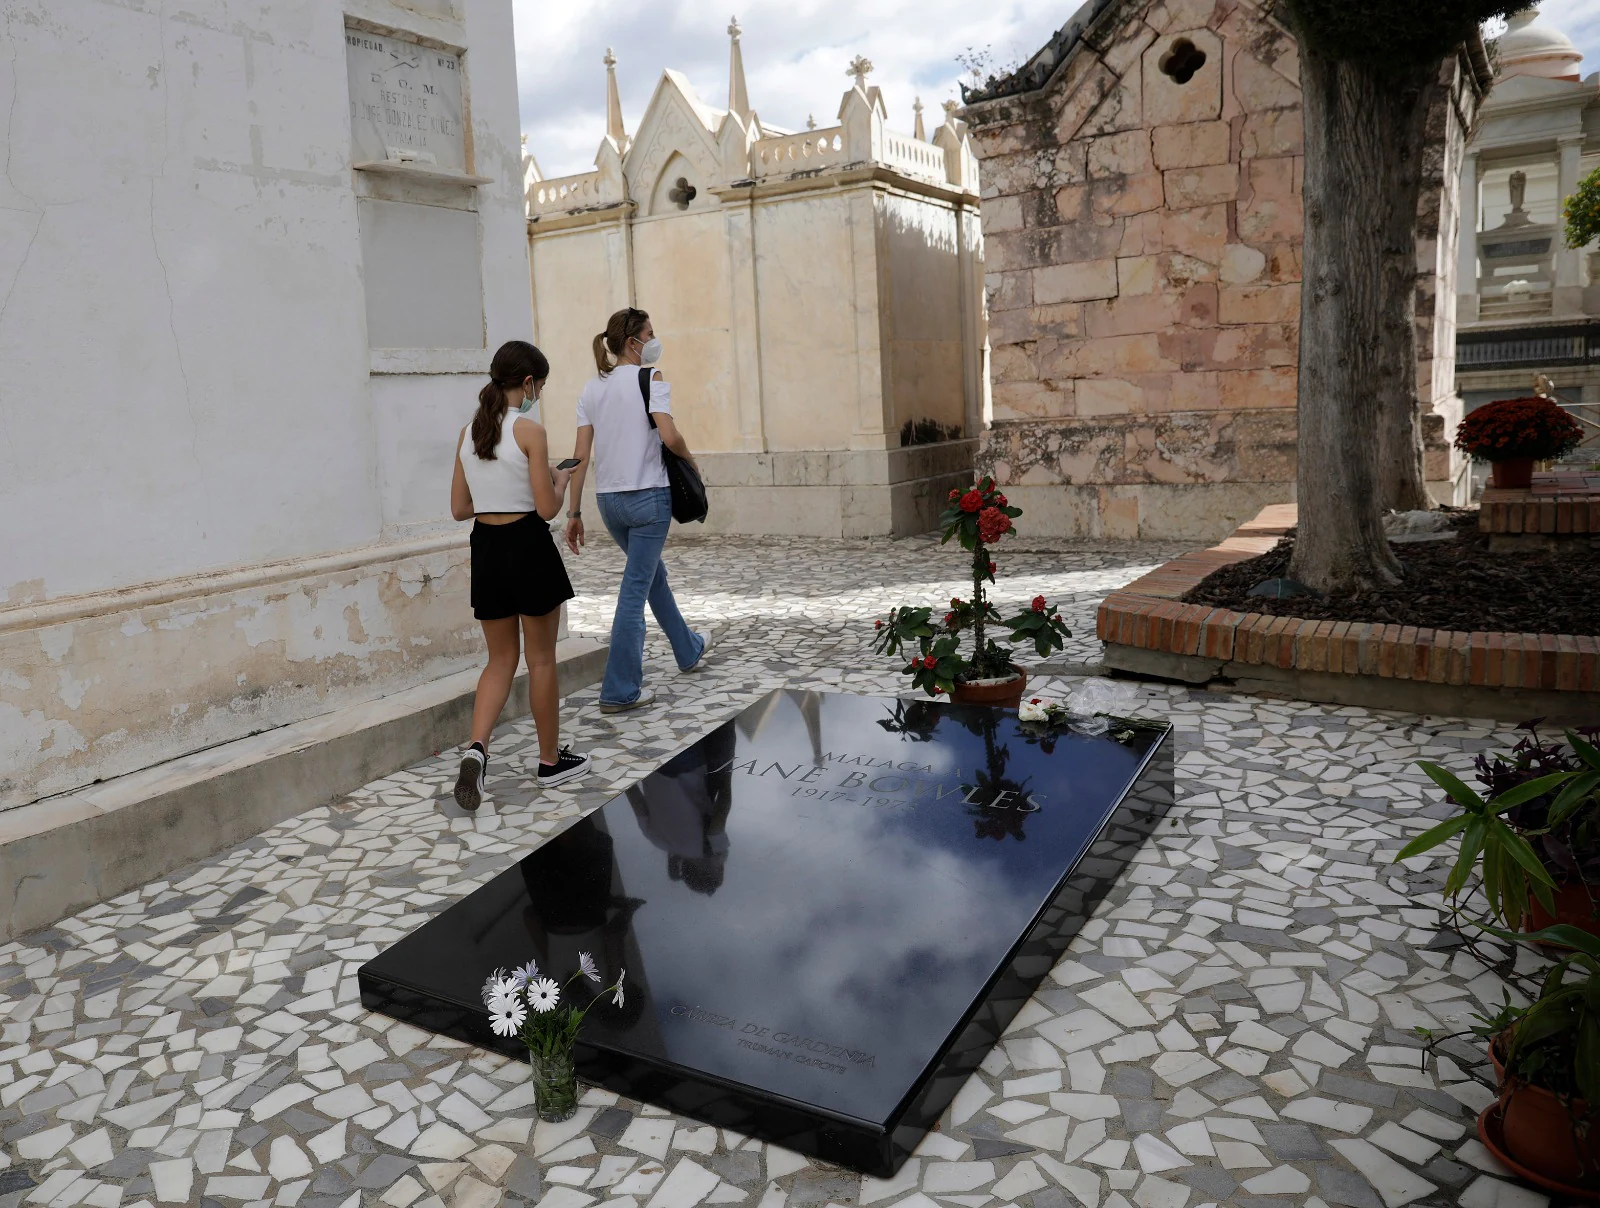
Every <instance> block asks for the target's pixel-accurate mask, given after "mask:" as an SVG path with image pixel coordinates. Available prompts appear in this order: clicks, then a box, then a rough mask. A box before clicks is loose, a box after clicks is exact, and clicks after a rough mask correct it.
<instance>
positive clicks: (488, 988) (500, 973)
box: [480, 969, 506, 1006]
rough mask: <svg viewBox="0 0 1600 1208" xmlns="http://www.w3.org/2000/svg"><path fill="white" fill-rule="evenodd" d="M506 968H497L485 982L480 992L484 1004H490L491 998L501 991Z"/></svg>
mask: <svg viewBox="0 0 1600 1208" xmlns="http://www.w3.org/2000/svg"><path fill="white" fill-rule="evenodd" d="M505 972H506V971H505V970H504V969H496V970H495V971H494V972H493V973H491V974H489V977H488V980H486V981H485V982H484V983H483V989H482V990H481V991H480V993H481V994H482V995H483V1005H484V1006H488V1005H489V1000H490V999H491V998H493V997H494V996H495V995H497V994H498V993H499V992H500V981H501V979H502V978H503V977H505Z"/></svg>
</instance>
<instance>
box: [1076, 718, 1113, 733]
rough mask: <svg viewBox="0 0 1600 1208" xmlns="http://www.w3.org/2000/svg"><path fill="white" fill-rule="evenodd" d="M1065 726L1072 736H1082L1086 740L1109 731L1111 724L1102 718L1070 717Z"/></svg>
mask: <svg viewBox="0 0 1600 1208" xmlns="http://www.w3.org/2000/svg"><path fill="white" fill-rule="evenodd" d="M1067 724H1068V727H1069V728H1070V729H1071V730H1072V732H1073V733H1074V734H1082V735H1083V736H1084V737H1086V738H1093V737H1094V736H1095V735H1097V734H1104V733H1105V732H1106V731H1107V730H1109V729H1111V723H1110V722H1109V721H1107V720H1106V719H1105V718H1103V717H1094V716H1090V717H1072V718H1071V719H1070V721H1069V722H1068V723H1067Z"/></svg>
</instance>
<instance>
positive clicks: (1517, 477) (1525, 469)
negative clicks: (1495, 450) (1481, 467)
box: [1489, 457, 1533, 490]
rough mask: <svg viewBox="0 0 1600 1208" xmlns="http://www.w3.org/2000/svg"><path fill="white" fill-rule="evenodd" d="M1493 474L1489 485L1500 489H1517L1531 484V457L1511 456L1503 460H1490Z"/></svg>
mask: <svg viewBox="0 0 1600 1208" xmlns="http://www.w3.org/2000/svg"><path fill="white" fill-rule="evenodd" d="M1489 464H1490V466H1491V467H1492V468H1493V474H1492V476H1491V477H1490V479H1489V485H1490V486H1492V487H1497V488H1500V489H1502V490H1518V489H1520V488H1523V487H1530V486H1532V485H1533V458H1531V457H1511V458H1508V459H1506V460H1505V461H1495V462H1490V463H1489Z"/></svg>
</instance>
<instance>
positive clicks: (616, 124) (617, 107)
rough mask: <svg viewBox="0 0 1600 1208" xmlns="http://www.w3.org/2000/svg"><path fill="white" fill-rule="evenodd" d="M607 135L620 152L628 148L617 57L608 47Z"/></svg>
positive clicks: (606, 59) (606, 58)
mask: <svg viewBox="0 0 1600 1208" xmlns="http://www.w3.org/2000/svg"><path fill="white" fill-rule="evenodd" d="M601 62H603V63H604V64H605V65H606V135H607V136H608V137H609V138H610V139H611V140H612V141H613V142H615V143H616V144H617V149H618V150H619V151H625V150H627V147H628V132H627V130H626V129H625V128H624V127H623V125H622V94H621V93H619V92H618V91H617V56H616V55H615V54H614V53H613V52H612V50H611V47H609V46H608V47H606V57H605V58H604V59H602V60H601Z"/></svg>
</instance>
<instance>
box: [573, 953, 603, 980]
mask: <svg viewBox="0 0 1600 1208" xmlns="http://www.w3.org/2000/svg"><path fill="white" fill-rule="evenodd" d="M578 969H579V971H580V972H582V974H583V975H584V976H585V977H587V978H588V979H589V980H590V981H592V982H593V983H594V984H595V985H597V986H598V985H599V984H600V966H599V965H597V964H595V963H594V957H592V956H590V955H589V954H588V953H587V952H580V953H578Z"/></svg>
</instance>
